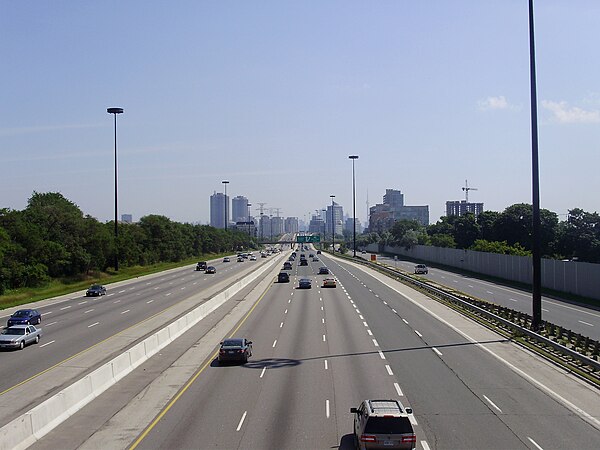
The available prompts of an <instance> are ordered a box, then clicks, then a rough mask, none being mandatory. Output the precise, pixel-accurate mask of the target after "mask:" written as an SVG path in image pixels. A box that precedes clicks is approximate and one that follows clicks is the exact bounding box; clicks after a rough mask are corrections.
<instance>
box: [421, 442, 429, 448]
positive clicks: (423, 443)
mask: <svg viewBox="0 0 600 450" xmlns="http://www.w3.org/2000/svg"><path fill="white" fill-rule="evenodd" d="M421 447H423V450H431V448H430V447H429V444H428V443H427V441H421Z"/></svg>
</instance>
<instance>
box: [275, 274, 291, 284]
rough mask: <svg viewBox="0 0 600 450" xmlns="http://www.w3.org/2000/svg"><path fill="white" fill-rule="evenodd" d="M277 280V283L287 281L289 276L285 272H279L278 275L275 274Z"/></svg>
mask: <svg viewBox="0 0 600 450" xmlns="http://www.w3.org/2000/svg"><path fill="white" fill-rule="evenodd" d="M277 282H278V283H289V282H290V276H289V274H288V273H287V272H279V275H277Z"/></svg>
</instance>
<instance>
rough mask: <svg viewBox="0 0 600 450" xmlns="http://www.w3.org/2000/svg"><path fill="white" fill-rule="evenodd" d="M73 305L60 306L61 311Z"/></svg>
mask: <svg viewBox="0 0 600 450" xmlns="http://www.w3.org/2000/svg"><path fill="white" fill-rule="evenodd" d="M71 306H72V305H69V306H63V307H62V308H60V310H61V311H64V310H65V309H69V308H70V307H71Z"/></svg>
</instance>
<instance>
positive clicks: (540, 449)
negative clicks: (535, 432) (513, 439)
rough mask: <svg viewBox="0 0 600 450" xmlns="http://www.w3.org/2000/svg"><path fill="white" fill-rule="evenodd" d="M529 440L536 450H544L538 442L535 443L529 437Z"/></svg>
mask: <svg viewBox="0 0 600 450" xmlns="http://www.w3.org/2000/svg"><path fill="white" fill-rule="evenodd" d="M527 439H529V442H531V443H532V444H533V445H534V446H535V448H537V449H539V450H544V449H543V448H542V447H540V445H539V444H538V443H537V442H535V441H534V440H533V439H531V438H530V437H529V436H527Z"/></svg>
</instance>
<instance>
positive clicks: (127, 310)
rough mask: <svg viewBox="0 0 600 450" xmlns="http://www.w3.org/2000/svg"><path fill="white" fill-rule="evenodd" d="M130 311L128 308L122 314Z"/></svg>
mask: <svg viewBox="0 0 600 450" xmlns="http://www.w3.org/2000/svg"><path fill="white" fill-rule="evenodd" d="M129 311H131V310H130V309H126V310H125V311H123V312H122V313H121V314H127V313H128V312H129Z"/></svg>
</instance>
